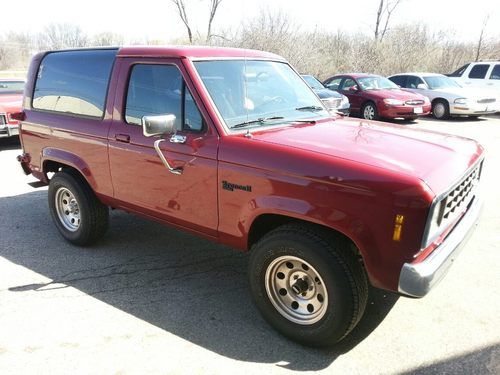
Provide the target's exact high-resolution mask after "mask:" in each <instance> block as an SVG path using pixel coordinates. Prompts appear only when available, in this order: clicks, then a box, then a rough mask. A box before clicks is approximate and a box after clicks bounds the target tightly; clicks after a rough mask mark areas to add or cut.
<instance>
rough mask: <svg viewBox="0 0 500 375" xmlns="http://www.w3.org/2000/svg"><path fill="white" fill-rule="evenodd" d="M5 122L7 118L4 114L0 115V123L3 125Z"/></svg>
mask: <svg viewBox="0 0 500 375" xmlns="http://www.w3.org/2000/svg"><path fill="white" fill-rule="evenodd" d="M6 123H7V119H6V118H5V115H0V125H5V124H6Z"/></svg>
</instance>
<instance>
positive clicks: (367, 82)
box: [358, 77, 399, 91]
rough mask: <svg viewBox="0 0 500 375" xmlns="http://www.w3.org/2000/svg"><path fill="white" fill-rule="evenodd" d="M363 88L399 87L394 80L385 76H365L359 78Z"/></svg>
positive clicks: (383, 88) (367, 89)
mask: <svg viewBox="0 0 500 375" xmlns="http://www.w3.org/2000/svg"><path fill="white" fill-rule="evenodd" d="M358 82H359V85H360V86H361V89H362V90H366V91H369V90H387V89H398V88H399V87H398V86H397V85H396V84H395V83H394V82H392V81H390V80H388V79H387V78H384V77H363V78H358Z"/></svg>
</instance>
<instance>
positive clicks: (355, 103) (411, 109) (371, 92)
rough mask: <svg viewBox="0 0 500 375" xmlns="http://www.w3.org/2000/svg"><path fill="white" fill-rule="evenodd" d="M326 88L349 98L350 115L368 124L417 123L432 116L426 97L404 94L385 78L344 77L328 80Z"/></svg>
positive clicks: (364, 75)
mask: <svg viewBox="0 0 500 375" xmlns="http://www.w3.org/2000/svg"><path fill="white" fill-rule="evenodd" d="M324 85H325V86H326V87H328V88H329V89H330V90H336V91H338V92H339V93H341V94H344V95H345V96H347V97H348V98H349V102H350V103H351V113H357V114H359V115H361V117H363V118H365V119H367V120H377V119H379V118H389V119H405V120H410V119H411V120H414V119H416V118H417V117H418V116H425V115H428V114H429V113H430V112H431V103H430V101H429V99H428V98H427V97H425V96H423V95H419V94H414V93H411V92H408V91H403V90H401V89H400V88H399V87H398V86H397V85H396V84H394V83H393V82H391V81H390V80H388V79H387V78H385V77H382V76H378V75H374V74H361V73H356V74H342V75H336V76H333V77H330V78H328V79H327V80H326V81H325V82H324Z"/></svg>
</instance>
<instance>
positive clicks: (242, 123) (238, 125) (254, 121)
mask: <svg viewBox="0 0 500 375" xmlns="http://www.w3.org/2000/svg"><path fill="white" fill-rule="evenodd" d="M283 119H284V117H283V116H273V117H261V118H258V119H256V120H250V121H244V122H240V123H239V124H236V125H233V126H231V129H238V128H244V127H245V126H247V125H251V124H263V123H265V122H268V121H272V120H283Z"/></svg>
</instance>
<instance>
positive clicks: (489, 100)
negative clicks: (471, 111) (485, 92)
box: [477, 98, 496, 104]
mask: <svg viewBox="0 0 500 375" xmlns="http://www.w3.org/2000/svg"><path fill="white" fill-rule="evenodd" d="M477 102H478V103H479V104H487V103H495V102H496V99H495V98H488V99H479V100H478V101H477Z"/></svg>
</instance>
